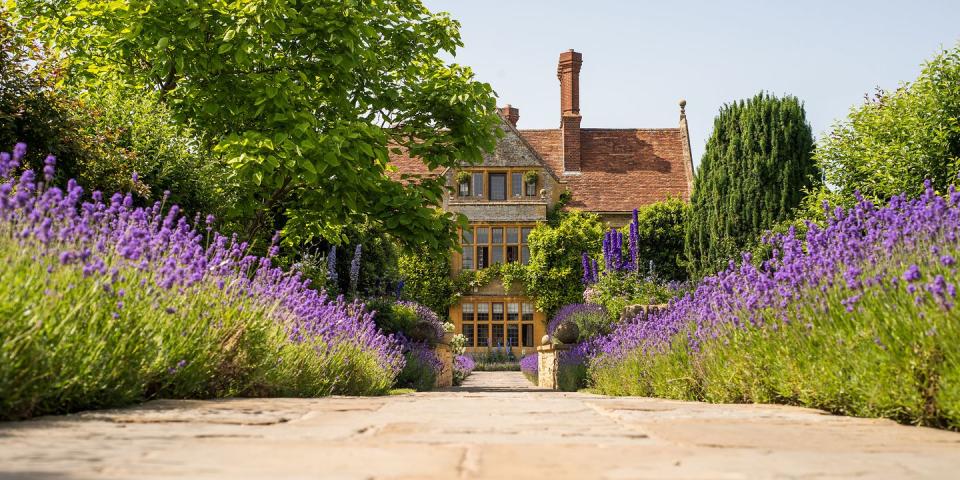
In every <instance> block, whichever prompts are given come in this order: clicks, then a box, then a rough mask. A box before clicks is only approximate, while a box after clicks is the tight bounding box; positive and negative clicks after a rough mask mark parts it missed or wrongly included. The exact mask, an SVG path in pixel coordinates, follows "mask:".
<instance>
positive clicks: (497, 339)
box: [490, 323, 503, 347]
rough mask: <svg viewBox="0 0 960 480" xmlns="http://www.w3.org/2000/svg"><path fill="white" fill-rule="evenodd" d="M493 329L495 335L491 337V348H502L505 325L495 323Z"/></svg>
mask: <svg viewBox="0 0 960 480" xmlns="http://www.w3.org/2000/svg"><path fill="white" fill-rule="evenodd" d="M491 327H492V328H493V334H492V335H491V336H490V346H491V347H502V346H503V324H502V323H494V324H493V325H491Z"/></svg>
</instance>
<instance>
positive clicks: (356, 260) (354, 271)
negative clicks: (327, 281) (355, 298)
mask: <svg viewBox="0 0 960 480" xmlns="http://www.w3.org/2000/svg"><path fill="white" fill-rule="evenodd" d="M362 249H363V245H361V244H359V243H358V244H357V248H356V249H354V251H353V259H352V260H350V291H351V292H353V294H354V295H356V294H357V284H358V283H359V282H360V255H361V253H362Z"/></svg>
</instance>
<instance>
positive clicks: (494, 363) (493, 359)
mask: <svg viewBox="0 0 960 480" xmlns="http://www.w3.org/2000/svg"><path fill="white" fill-rule="evenodd" d="M472 356H473V360H474V361H475V362H476V367H475V370H476V371H478V372H516V371H519V370H520V364H519V363H518V362H517V357H516V355H514V353H513V350H511V349H509V348H508V349H504V350H501V349H499V348H498V349H495V350H491V351H489V352H486V353H474V354H473V355H472Z"/></svg>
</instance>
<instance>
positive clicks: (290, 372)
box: [0, 235, 393, 419]
mask: <svg viewBox="0 0 960 480" xmlns="http://www.w3.org/2000/svg"><path fill="white" fill-rule="evenodd" d="M0 256H2V258H4V260H5V264H4V268H2V269H0V281H2V282H3V284H4V285H16V286H17V287H18V288H14V289H7V290H6V291H5V294H4V295H2V296H0V316H2V318H4V319H6V320H5V321H3V322H0V418H4V419H9V418H20V417H27V416H33V415H41V414H47V413H64V412H70V411H77V410H84V409H91V408H107V407H114V406H120V405H126V404H130V403H133V402H138V401H142V400H146V399H151V398H158V397H165V398H209V397H224V396H235V395H243V396H284V397H286V396H303V397H315V396H322V395H329V394H335V393H338V394H350V395H358V394H381V393H385V392H386V391H387V389H388V388H389V387H390V385H391V384H392V381H393V378H392V377H393V374H392V373H391V372H389V371H386V370H384V369H383V368H382V367H380V366H378V359H377V358H376V354H374V353H372V352H363V351H360V350H358V349H357V348H355V347H349V346H347V347H344V348H336V349H325V348H324V346H323V345H322V344H319V343H317V342H316V341H307V342H304V343H294V342H290V341H289V340H288V334H289V332H288V331H287V329H286V328H285V327H284V326H283V325H282V324H281V323H278V322H277V321H276V317H275V315H276V313H275V309H276V306H271V305H265V304H264V303H262V302H257V301H253V300H243V299H239V298H238V297H235V296H224V295H223V292H222V290H221V289H220V288H218V287H217V286H216V285H215V284H214V282H207V283H205V284H197V285H195V286H194V288H195V289H196V290H192V291H191V292H190V294H189V295H183V294H180V293H178V292H176V291H167V290H163V289H157V288H143V287H142V285H143V284H141V281H142V282H150V283H151V284H152V282H154V281H155V278H154V277H153V273H152V272H150V271H143V270H140V269H137V268H127V267H123V268H121V269H119V271H118V272H117V275H116V276H115V277H114V280H112V281H111V279H110V277H102V276H97V275H94V276H88V275H85V274H84V273H83V272H82V269H81V268H57V269H53V270H51V271H50V272H49V273H48V271H47V265H46V263H45V262H40V261H37V258H36V255H35V252H32V251H31V250H27V249H24V248H22V246H21V245H20V244H19V243H18V242H17V241H16V240H13V239H12V237H10V236H9V235H5V236H4V237H3V239H2V240H0ZM107 261H108V264H110V260H109V259H107ZM108 289H112V290H109V291H125V292H126V294H125V296H124V297H123V307H122V309H120V307H119V306H118V304H117V296H116V295H110V294H107V293H106V292H107V291H108ZM158 305H164V306H166V307H167V308H158V307H157V306H158ZM315 348H317V349H321V350H323V351H327V352H329V354H328V355H318V354H317V350H315Z"/></svg>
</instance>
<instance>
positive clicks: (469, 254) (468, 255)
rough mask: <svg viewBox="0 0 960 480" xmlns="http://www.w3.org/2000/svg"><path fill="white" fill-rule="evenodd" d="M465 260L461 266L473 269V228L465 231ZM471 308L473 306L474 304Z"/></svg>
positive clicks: (463, 238)
mask: <svg viewBox="0 0 960 480" xmlns="http://www.w3.org/2000/svg"><path fill="white" fill-rule="evenodd" d="M461 237H462V243H463V261H462V262H461V267H462V268H463V269H465V270H472V269H473V230H471V229H469V228H467V229H465V230H464V231H463V235H462V236H461ZM470 308H473V307H472V306H471V307H470Z"/></svg>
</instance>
